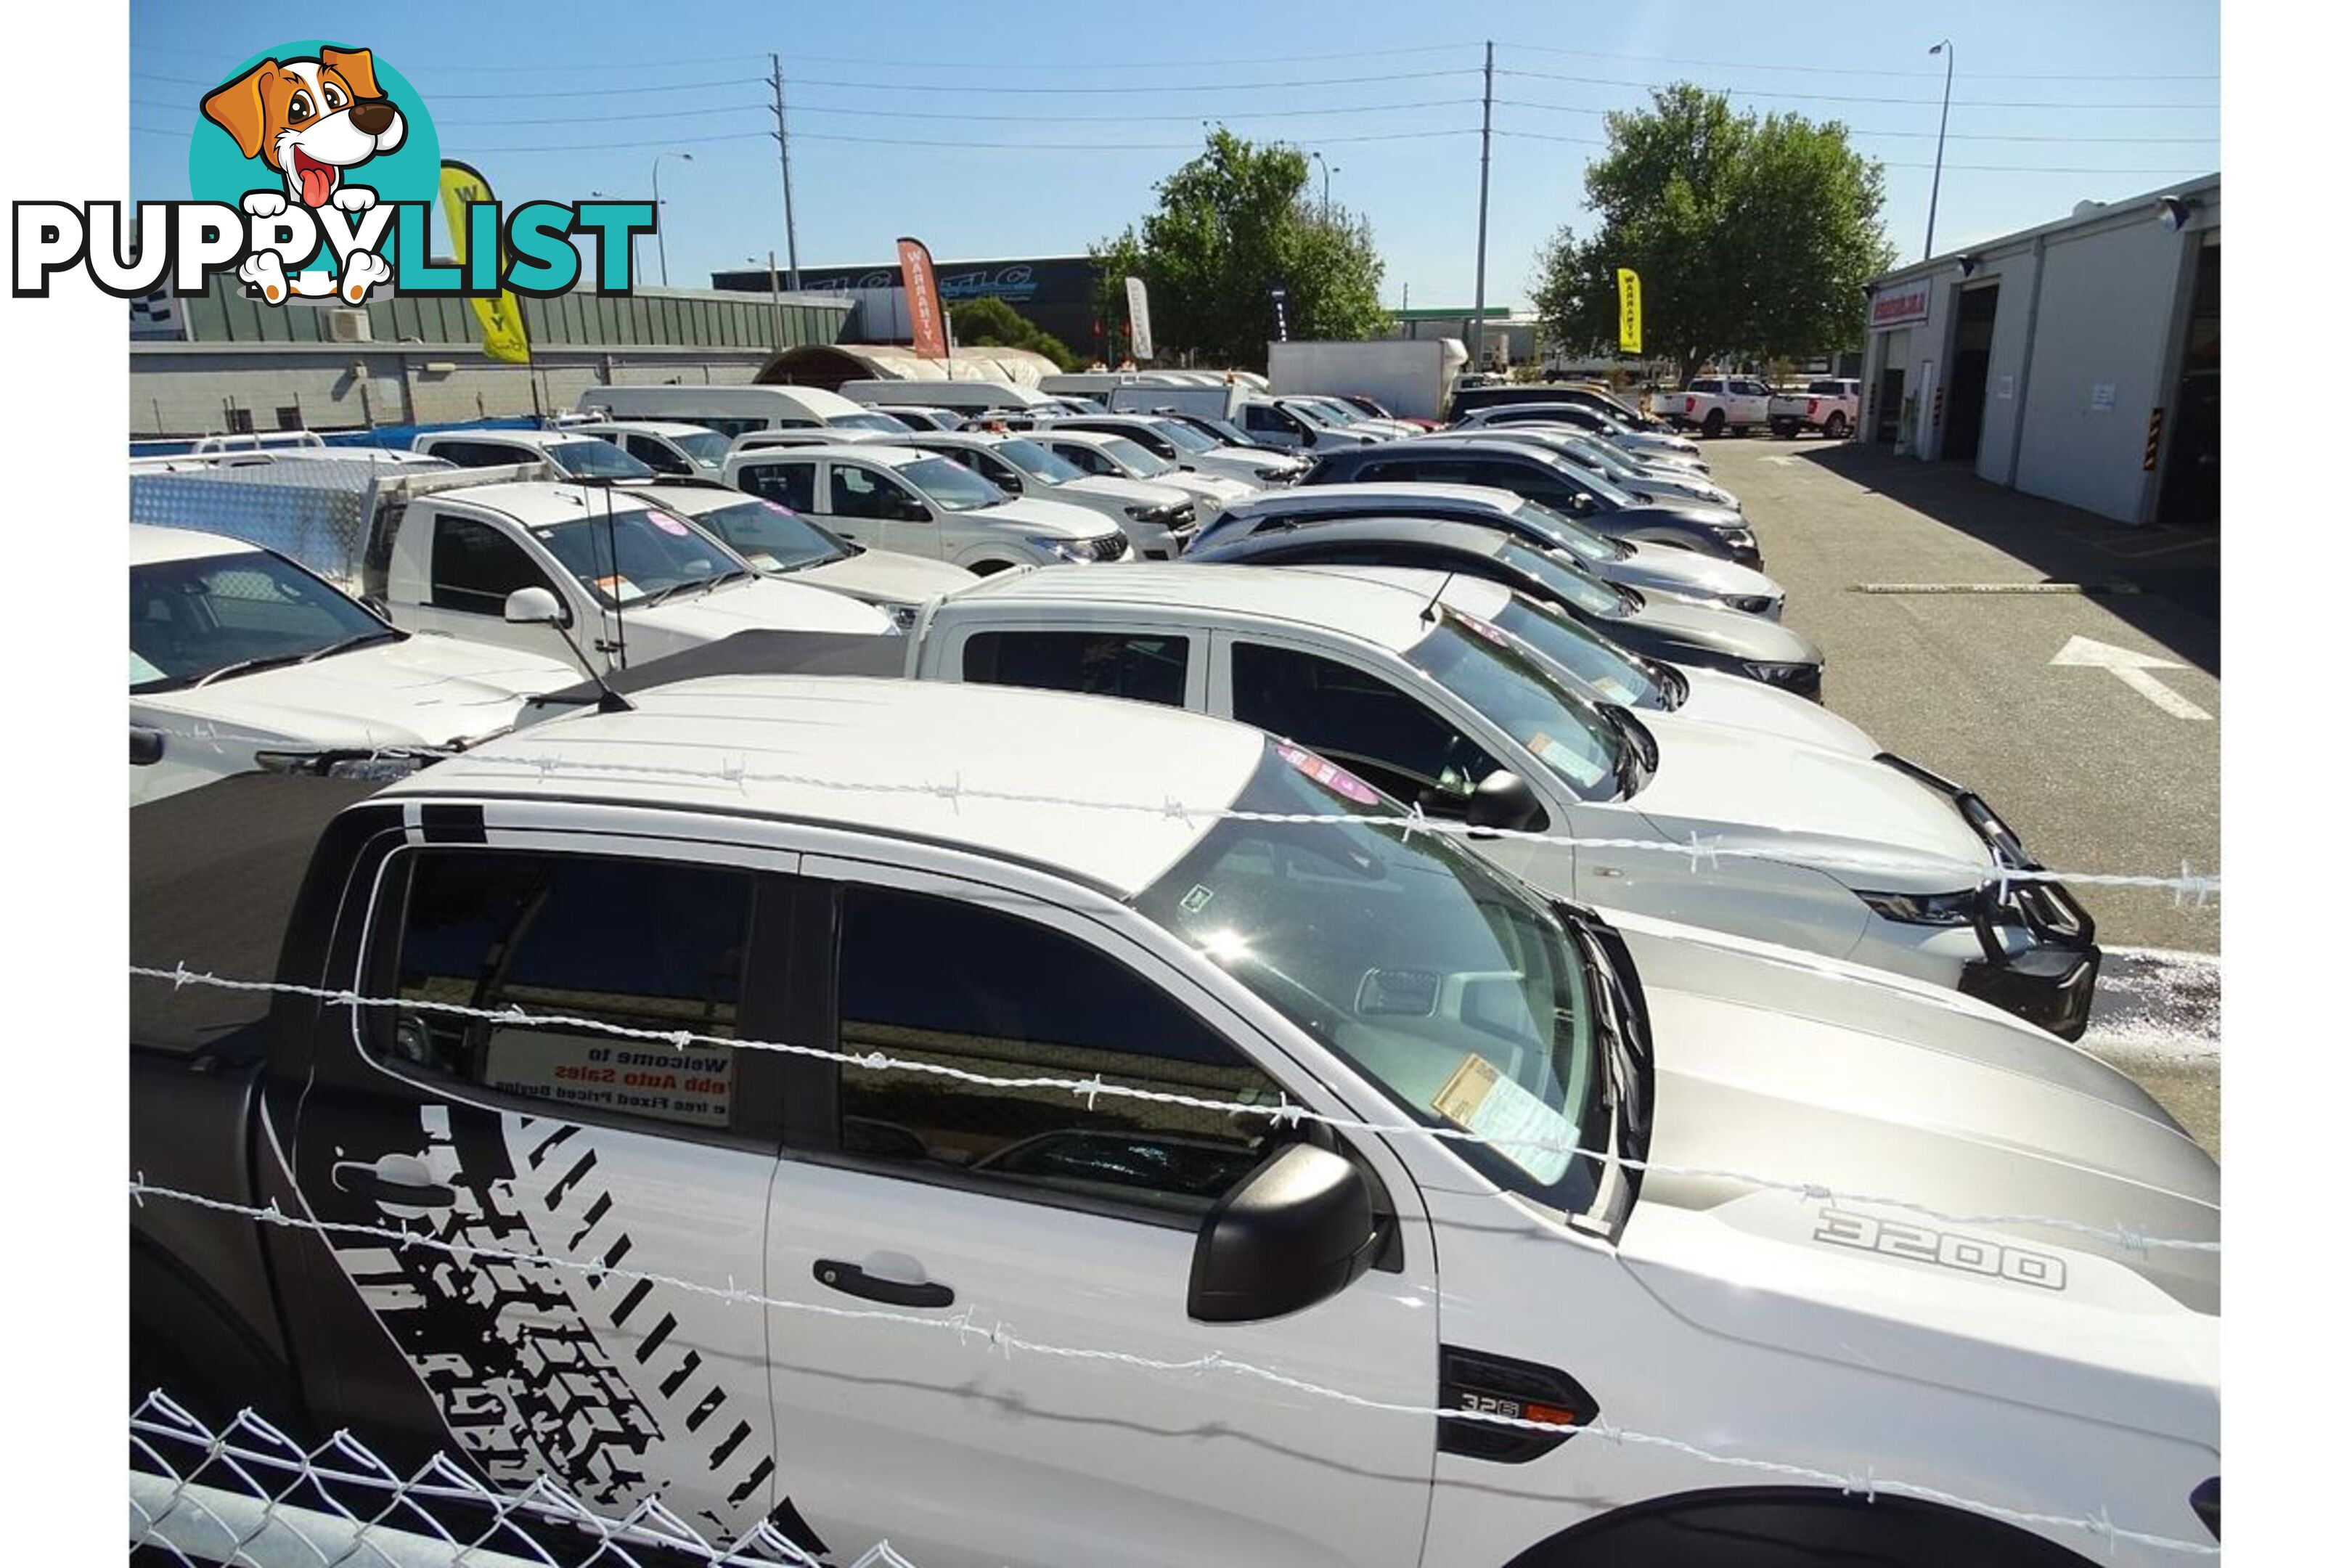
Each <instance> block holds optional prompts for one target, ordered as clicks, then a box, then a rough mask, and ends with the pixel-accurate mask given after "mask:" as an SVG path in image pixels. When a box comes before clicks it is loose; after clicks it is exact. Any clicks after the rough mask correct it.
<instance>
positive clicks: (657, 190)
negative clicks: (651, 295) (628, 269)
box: [654, 152, 694, 289]
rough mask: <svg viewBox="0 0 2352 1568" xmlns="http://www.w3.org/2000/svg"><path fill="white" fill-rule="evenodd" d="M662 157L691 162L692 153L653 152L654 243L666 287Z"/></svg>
mask: <svg viewBox="0 0 2352 1568" xmlns="http://www.w3.org/2000/svg"><path fill="white" fill-rule="evenodd" d="M664 158H678V159H682V160H684V161H685V162H687V163H693V162H694V154H693V153H677V152H670V153H655V154H654V243H655V247H656V249H657V250H659V251H660V253H661V275H662V287H663V288H665V289H667V288H668V287H669V236H668V235H667V234H666V233H665V232H663V229H662V212H661V205H662V199H661V161H662V160H663V159H664Z"/></svg>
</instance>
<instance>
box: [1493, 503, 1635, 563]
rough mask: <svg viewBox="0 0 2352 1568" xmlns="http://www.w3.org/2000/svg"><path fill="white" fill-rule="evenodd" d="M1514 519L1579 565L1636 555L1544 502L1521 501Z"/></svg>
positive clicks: (1513, 513) (1513, 511) (1513, 516)
mask: <svg viewBox="0 0 2352 1568" xmlns="http://www.w3.org/2000/svg"><path fill="white" fill-rule="evenodd" d="M1511 516H1512V518H1513V519H1514V520H1516V521H1517V522H1518V524H1519V525H1520V526H1521V527H1522V528H1525V529H1526V530H1527V531H1528V532H1529V533H1533V534H1536V535H1538V537H1540V538H1541V539H1542V540H1543V542H1545V543H1547V544H1549V545H1550V546H1551V547H1552V548H1553V549H1555V550H1564V551H1566V552H1568V553H1570V555H1573V556H1575V557H1576V558H1577V559H1578V560H1579V561H1622V560H1623V559H1624V558H1625V557H1626V556H1628V555H1631V554H1632V553H1633V552H1632V551H1630V550H1627V549H1626V548H1625V547H1624V546H1623V545H1622V544H1620V543H1618V542H1617V541H1615V540H1613V539H1611V538H1609V537H1608V536H1607V535H1605V534H1601V533H1595V532H1594V531H1592V530H1591V529H1589V528H1587V527H1585V526H1584V524H1582V523H1580V522H1579V521H1576V519H1574V518H1572V517H1570V516H1569V515H1568V513H1566V512H1564V511H1554V510H1552V509H1551V508H1549V507H1548V506H1546V505H1544V504H1543V502H1541V501H1535V500H1530V501H1521V502H1520V503H1519V504H1518V505H1517V506H1516V507H1514V508H1513V509H1512V510H1511Z"/></svg>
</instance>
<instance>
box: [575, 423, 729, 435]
mask: <svg viewBox="0 0 2352 1568" xmlns="http://www.w3.org/2000/svg"><path fill="white" fill-rule="evenodd" d="M606 430H620V431H625V432H627V433H629V434H632V435H637V436H715V435H717V434H718V432H717V431H715V430H713V429H711V427H710V426H708V425H691V424H688V423H687V422H686V421H685V420H683V419H592V420H590V421H589V422H588V423H586V424H585V425H569V426H565V427H564V433H566V434H571V435H576V436H594V435H598V434H600V433H601V432H604V431H606Z"/></svg>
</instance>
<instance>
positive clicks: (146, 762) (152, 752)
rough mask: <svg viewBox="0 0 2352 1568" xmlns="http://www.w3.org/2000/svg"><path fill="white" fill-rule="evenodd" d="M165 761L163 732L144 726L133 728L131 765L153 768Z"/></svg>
mask: <svg viewBox="0 0 2352 1568" xmlns="http://www.w3.org/2000/svg"><path fill="white" fill-rule="evenodd" d="M162 761H163V731H161V730H150V729H147V728H145V727H144V726H142V725H139V724H133V725H131V766H132V767H134V768H152V767H153V766H154V765H155V764H156V763H160V762H162Z"/></svg>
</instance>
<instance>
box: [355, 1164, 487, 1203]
mask: <svg viewBox="0 0 2352 1568" xmlns="http://www.w3.org/2000/svg"><path fill="white" fill-rule="evenodd" d="M334 1182H335V1186H336V1189H337V1190H338V1191H341V1192H346V1193H352V1194H357V1195H359V1196H361V1197H365V1198H373V1199H374V1200H375V1201H376V1202H378V1203H383V1204H397V1205H401V1206H402V1207H404V1208H419V1209H430V1208H446V1207H448V1206H449V1205H452V1204H454V1203H456V1202H457V1190H456V1189H455V1188H453V1187H450V1186H448V1185H446V1184H443V1183H440V1182H436V1181H435V1180H434V1179H433V1174H432V1172H431V1171H430V1170H429V1169H428V1168H427V1167H426V1165H425V1162H424V1161H422V1160H420V1159H418V1158H417V1157H416V1156H415V1155H414V1154H387V1155H385V1156H384V1157H383V1159H381V1160H378V1161H376V1162H375V1163H373V1164H370V1163H365V1162H363V1161H360V1160H339V1161H337V1162H336V1163H335V1168H334Z"/></svg>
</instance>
